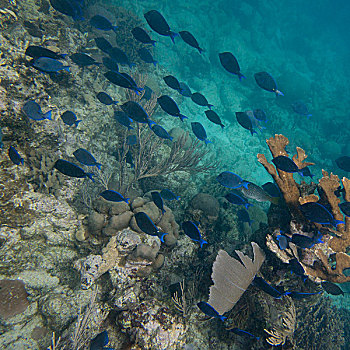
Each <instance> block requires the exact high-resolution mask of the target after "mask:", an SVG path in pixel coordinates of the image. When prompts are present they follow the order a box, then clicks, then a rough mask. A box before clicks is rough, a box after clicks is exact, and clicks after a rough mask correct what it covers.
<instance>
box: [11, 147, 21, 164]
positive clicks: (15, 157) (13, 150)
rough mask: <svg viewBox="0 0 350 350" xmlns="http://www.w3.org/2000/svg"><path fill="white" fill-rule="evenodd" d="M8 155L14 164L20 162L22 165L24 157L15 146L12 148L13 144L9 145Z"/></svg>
mask: <svg viewBox="0 0 350 350" xmlns="http://www.w3.org/2000/svg"><path fill="white" fill-rule="evenodd" d="M8 155H9V157H10V159H11V160H12V162H13V163H14V164H16V165H20V164H22V165H23V163H24V159H23V158H22V157H21V156H20V155H19V153H18V152H17V150H16V148H14V147H13V146H10V148H9V151H8Z"/></svg>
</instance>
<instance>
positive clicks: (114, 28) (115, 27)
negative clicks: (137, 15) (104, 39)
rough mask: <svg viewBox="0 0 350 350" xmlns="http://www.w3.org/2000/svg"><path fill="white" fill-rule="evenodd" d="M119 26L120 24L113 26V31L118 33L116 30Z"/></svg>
mask: <svg viewBox="0 0 350 350" xmlns="http://www.w3.org/2000/svg"><path fill="white" fill-rule="evenodd" d="M117 28H118V26H112V30H113V32H114V33H116V34H117V32H116V30H117Z"/></svg>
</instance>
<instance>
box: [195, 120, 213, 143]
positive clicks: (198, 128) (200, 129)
mask: <svg viewBox="0 0 350 350" xmlns="http://www.w3.org/2000/svg"><path fill="white" fill-rule="evenodd" d="M191 127H192V131H193V133H194V134H195V136H196V137H197V139H198V140H200V141H204V143H205V144H206V145H207V144H208V143H211V141H209V140H208V137H207V133H206V131H205V129H204V126H203V125H202V124H201V123H198V122H192V123H191Z"/></svg>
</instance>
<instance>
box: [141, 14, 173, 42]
mask: <svg viewBox="0 0 350 350" xmlns="http://www.w3.org/2000/svg"><path fill="white" fill-rule="evenodd" d="M144 17H145V19H146V21H147V23H148V24H149V26H150V27H151V28H152V29H153V30H154V31H155V32H157V33H158V34H160V35H163V36H169V37H170V39H171V40H172V42H173V43H174V44H175V39H174V38H175V37H176V36H178V34H177V33H174V32H172V31H171V30H170V27H169V24H168V23H167V21H166V20H165V18H164V17H163V16H162V15H161V14H160V13H159V12H158V11H156V10H151V11H148V12H146V13H145V14H144Z"/></svg>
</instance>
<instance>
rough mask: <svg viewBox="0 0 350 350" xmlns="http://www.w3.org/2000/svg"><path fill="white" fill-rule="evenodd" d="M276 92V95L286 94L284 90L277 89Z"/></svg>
mask: <svg viewBox="0 0 350 350" xmlns="http://www.w3.org/2000/svg"><path fill="white" fill-rule="evenodd" d="M275 93H276V96H284V93H283V92H282V91H279V90H276V91H275Z"/></svg>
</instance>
